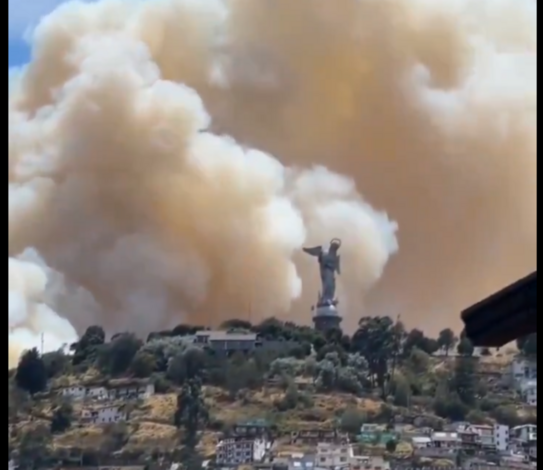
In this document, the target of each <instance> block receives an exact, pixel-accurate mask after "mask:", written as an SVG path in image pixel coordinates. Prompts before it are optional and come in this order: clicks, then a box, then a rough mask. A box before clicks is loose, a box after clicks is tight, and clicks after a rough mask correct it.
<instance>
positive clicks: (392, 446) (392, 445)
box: [386, 439, 398, 454]
mask: <svg viewBox="0 0 543 470" xmlns="http://www.w3.org/2000/svg"><path fill="white" fill-rule="evenodd" d="M397 447H398V443H397V442H396V440H395V439H390V440H389V441H387V443H386V449H387V452H390V453H391V454H393V453H394V452H396V448H397Z"/></svg>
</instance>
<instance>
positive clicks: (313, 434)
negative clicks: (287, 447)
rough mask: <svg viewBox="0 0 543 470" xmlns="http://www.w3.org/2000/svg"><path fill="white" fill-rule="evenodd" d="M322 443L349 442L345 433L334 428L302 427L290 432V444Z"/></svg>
mask: <svg viewBox="0 0 543 470" xmlns="http://www.w3.org/2000/svg"><path fill="white" fill-rule="evenodd" d="M319 442H324V443H342V442H349V437H348V436H347V434H343V433H340V432H338V431H337V430H335V429H303V430H299V431H293V432H291V433H290V443H291V444H292V445H317V444H318V443H319Z"/></svg>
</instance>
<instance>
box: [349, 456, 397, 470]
mask: <svg viewBox="0 0 543 470" xmlns="http://www.w3.org/2000/svg"><path fill="white" fill-rule="evenodd" d="M347 468H348V469H349V470H390V463H389V462H387V461H386V460H384V459H383V457H377V456H375V457H367V456H354V457H353V458H352V459H351V460H350V461H349V465H348V466H347Z"/></svg>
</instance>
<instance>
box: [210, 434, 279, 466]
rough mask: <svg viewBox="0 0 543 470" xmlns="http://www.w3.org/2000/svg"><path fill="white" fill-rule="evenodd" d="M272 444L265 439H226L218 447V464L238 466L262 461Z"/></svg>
mask: <svg viewBox="0 0 543 470" xmlns="http://www.w3.org/2000/svg"><path fill="white" fill-rule="evenodd" d="M270 447H271V445H270V443H269V442H268V441H266V440H265V439H236V438H230V439H224V440H222V441H220V442H219V444H218V445H217V449H216V464H217V466H219V467H236V466H238V465H246V464H251V463H255V462H261V461H262V460H263V459H264V457H265V456H266V453H267V452H268V450H269V449H270Z"/></svg>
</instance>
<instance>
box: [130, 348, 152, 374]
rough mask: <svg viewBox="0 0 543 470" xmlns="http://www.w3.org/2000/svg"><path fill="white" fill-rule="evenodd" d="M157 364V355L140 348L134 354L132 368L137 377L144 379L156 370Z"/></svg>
mask: <svg viewBox="0 0 543 470" xmlns="http://www.w3.org/2000/svg"><path fill="white" fill-rule="evenodd" d="M156 366H157V360H156V357H155V356H153V355H152V354H151V353H149V352H147V351H144V350H141V349H140V350H139V351H138V352H137V353H136V355H135V356H134V359H133V360H132V364H130V370H131V371H132V373H133V374H134V376H135V377H138V378H141V379H144V378H147V377H150V376H151V375H152V374H153V372H154V371H155V370H156Z"/></svg>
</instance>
